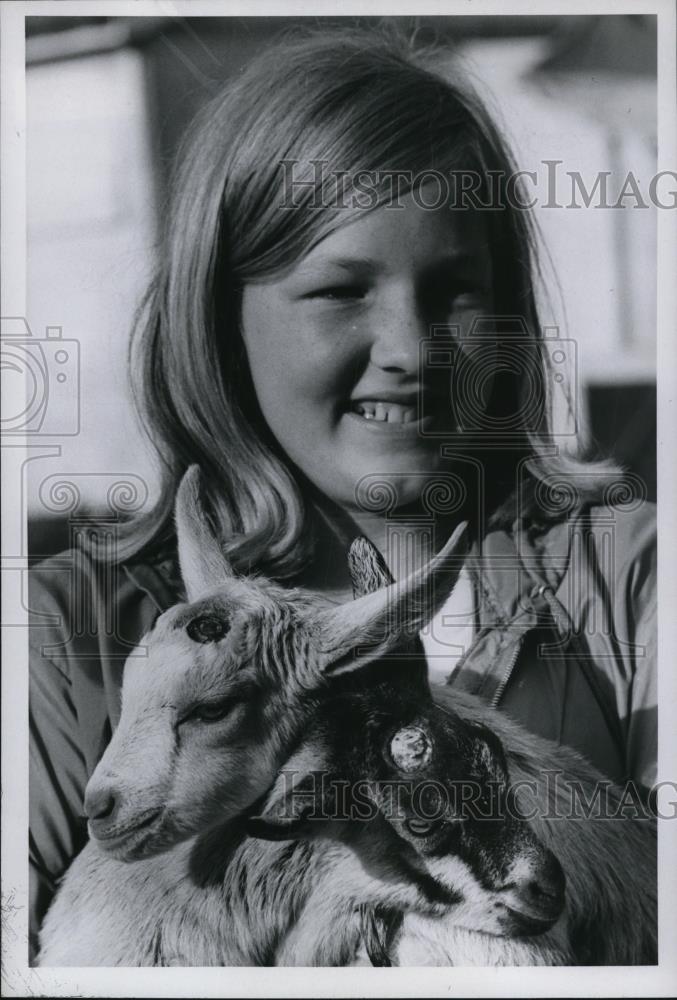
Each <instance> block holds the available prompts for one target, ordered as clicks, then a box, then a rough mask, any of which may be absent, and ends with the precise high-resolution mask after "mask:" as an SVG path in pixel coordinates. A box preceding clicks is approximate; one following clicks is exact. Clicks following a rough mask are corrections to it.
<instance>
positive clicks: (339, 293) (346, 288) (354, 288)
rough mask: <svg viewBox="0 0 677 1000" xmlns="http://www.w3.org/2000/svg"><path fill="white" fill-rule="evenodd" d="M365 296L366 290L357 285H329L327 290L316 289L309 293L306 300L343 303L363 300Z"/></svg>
mask: <svg viewBox="0 0 677 1000" xmlns="http://www.w3.org/2000/svg"><path fill="white" fill-rule="evenodd" d="M366 294H367V293H366V289H365V288H362V287H361V286H359V285H330V286H328V287H327V288H318V289H317V290H316V291H314V292H310V293H309V294H308V295H307V296H306V298H309V299H332V300H334V301H341V300H344V301H345V300H350V299H363V298H364V296H365V295H366Z"/></svg>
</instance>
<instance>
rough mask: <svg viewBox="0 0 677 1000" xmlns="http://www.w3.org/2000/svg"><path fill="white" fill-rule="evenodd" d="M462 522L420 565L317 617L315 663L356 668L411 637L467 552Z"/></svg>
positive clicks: (340, 669) (329, 669)
mask: <svg viewBox="0 0 677 1000" xmlns="http://www.w3.org/2000/svg"><path fill="white" fill-rule="evenodd" d="M467 527H468V525H467V522H465V521H464V522H463V523H462V524H460V525H459V526H458V527H457V528H456V530H455V531H454V533H453V535H452V536H451V538H450V539H449V541H448V542H447V543H446V545H445V546H444V548H442V549H441V550H440V552H439V553H438V554H437V555H436V556H434V557H433V558H432V559H431V560H430V561H429V562H428V563H427V564H426V565H425V566H423V567H422V568H421V569H420V570H418V571H417V572H415V573H412V574H410V575H409V576H408V577H407V578H406V579H405V580H402V581H401V582H399V583H392V584H390V586H387V587H382V588H381V589H380V590H377V591H375V592H373V593H368V594H366V595H365V596H364V597H360V598H358V600H356V601H352V602H351V601H348V602H347V603H346V604H342V605H341V606H340V607H339V608H337V609H336V610H332V611H330V612H325V613H324V614H323V616H322V618H321V620H320V625H319V627H320V635H321V653H320V669H321V670H322V673H323V674H324V675H325V676H334V675H336V674H339V673H347V672H350V671H353V670H357V669H360V668H361V667H363V666H366V665H367V664H369V663H372V662H373V661H374V660H376V659H378V658H379V657H381V656H384V655H386V654H387V653H388V652H390V651H392V650H393V649H394V648H395V647H396V646H397V645H398V644H399V643H401V642H402V640H403V639H404V638H406V637H413V636H414V635H415V634H416V633H417V632H418V631H419V630H420V629H422V628H423V626H424V625H426V624H427V623H428V622H429V621H430V619H431V618H433V616H434V615H435V613H436V612H437V610H438V609H439V608H440V607H441V606H442V605H443V604H444V602H445V600H446V599H447V597H448V596H449V594H450V593H451V591H452V589H453V587H454V585H455V583H456V580H457V579H458V574H459V573H460V571H461V567H462V565H463V561H464V558H465V555H466V552H467Z"/></svg>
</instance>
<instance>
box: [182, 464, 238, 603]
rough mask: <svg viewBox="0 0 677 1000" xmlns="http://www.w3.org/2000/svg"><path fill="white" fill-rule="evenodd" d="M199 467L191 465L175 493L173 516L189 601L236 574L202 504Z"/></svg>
mask: <svg viewBox="0 0 677 1000" xmlns="http://www.w3.org/2000/svg"><path fill="white" fill-rule="evenodd" d="M201 486H202V478H201V474H200V468H199V466H197V465H191V466H190V468H189V469H188V470H187V472H186V473H185V475H184V477H183V479H182V480H181V483H180V485H179V489H178V492H177V494H176V505H175V511H174V516H175V520H176V535H177V540H178V547H179V565H180V567H181V576H182V577H183V583H184V586H185V588H186V594H187V597H188V600H189V601H194V600H196V598H198V597H201V596H202V595H203V594H205V593H206V592H207V591H209V590H213V589H214V588H215V587H218V586H219V584H222V583H223V582H224V580H226V579H227V578H228V577H232V576H233V570H232V568H231V566H230V563H229V562H228V560H227V559H226V557H225V556H224V555H223V552H222V551H221V546H220V544H219V541H218V539H217V537H216V535H215V534H214V531H213V530H212V528H211V526H210V524H209V522H208V520H207V516H206V514H205V512H204V508H203V505H202V490H201Z"/></svg>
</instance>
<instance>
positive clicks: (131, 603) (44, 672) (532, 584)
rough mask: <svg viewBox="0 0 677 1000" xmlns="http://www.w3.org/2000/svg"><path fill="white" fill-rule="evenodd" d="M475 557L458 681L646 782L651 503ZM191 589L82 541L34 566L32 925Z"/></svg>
mask: <svg viewBox="0 0 677 1000" xmlns="http://www.w3.org/2000/svg"><path fill="white" fill-rule="evenodd" d="M466 566H467V570H468V573H469V575H470V577H471V580H472V581H473V585H474V588H475V593H476V595H477V601H478V613H477V619H478V627H477V631H476V635H475V639H474V641H473V642H472V644H471V646H470V647H469V649H468V650H467V652H466V654H465V655H464V657H463V659H462V660H461V662H460V664H459V665H458V666H457V668H456V669H455V670H454V672H453V674H452V675H451V678H450V682H449V683H450V684H451V687H452V688H454V687H457V688H458V689H461V690H464V691H467V692H471V693H473V694H476V695H478V696H480V697H481V698H484V699H486V700H488V701H489V702H491V703H492V704H494V705H498V706H500V707H501V708H502V709H504V710H505V711H506V712H508V713H509V714H510V715H511V716H512V717H513V718H514V719H516V720H517V721H519V722H521V723H522V724H523V725H524V726H525V727H526V728H527V729H529V730H531V731H533V732H535V733H538V734H540V735H542V736H546V737H548V738H550V739H552V740H554V741H555V742H556V743H560V744H565V745H568V746H571V747H574V748H575V749H577V750H578V751H580V752H581V753H583V754H584V755H585V756H586V757H588V759H589V760H590V761H591V762H592V763H593V764H594V765H595V766H596V767H597V768H598V769H599V770H601V771H602V772H604V773H605V774H607V775H609V777H611V778H612V779H614V780H616V781H623V780H625V779H627V778H632V779H634V780H635V781H636V782H637V783H639V784H640V785H642V786H644V787H645V788H649V787H650V786H651V785H652V784H653V783H654V781H655V766H656V744H657V734H656V729H657V691H656V591H655V509H654V508H653V506H652V505H650V504H646V503H644V504H641V505H640V506H638V507H637V506H635V505H634V504H633V503H630V504H628V506H627V507H625V508H623V507H613V508H611V507H601V506H599V507H592V508H589V509H587V510H581V511H579V512H577V513H576V514H575V515H574V516H571V517H569V518H568V519H565V520H563V521H561V522H560V523H558V524H555V525H553V526H551V527H550V528H549V529H548V530H537V529H536V528H535V527H534V526H529V525H525V524H523V523H520V522H515V524H514V525H513V528H512V530H511V531H503V530H500V531H492V532H491V533H489V534H488V535H487V536H486V537H485V539H484V540H483V542H482V545H481V547H480V546H477V545H475V546H474V547H473V548H472V549H471V551H470V553H469V555H468V558H467V561H466ZM182 596H183V594H182V584H181V580H180V576H179V573H178V569H177V566H176V562H175V560H174V559H172V558H171V557H168V558H166V559H164V560H162V561H158V562H135V563H134V562H132V563H127V564H122V565H111V564H108V563H101V562H95V561H93V560H91V559H90V558H88V557H87V555H85V554H84V553H83V552H82V551H81V550H79V549H73V550H69V551H67V552H65V553H63V554H61V555H59V556H55V557H52V558H50V559H48V560H45V561H44V562H43V563H41V564H40V565H39V566H38V567H36V568H35V569H34V570H32V571H31V573H30V586H29V599H30V608H31V629H30V650H31V652H30V673H31V677H30V733H31V747H30V804H31V805H30V864H31V935H32V943H33V946H34V945H35V940H36V934H37V930H38V928H39V923H40V921H41V919H42V917H43V916H44V913H45V912H46V909H47V907H48V905H49V903H50V901H51V898H52V895H53V893H54V891H55V888H56V881H57V879H58V878H59V876H60V875H61V874H62V873H63V872H64V871H65V869H66V868H67V867H68V865H69V863H70V861H71V860H72V858H73V857H74V856H75V854H77V853H78V851H79V850H80V849H81V847H82V846H83V844H84V843H85V841H86V837H87V833H86V823H85V821H84V817H83V799H84V789H85V786H86V784H87V781H88V778H89V776H90V775H91V773H92V771H93V770H94V768H95V766H96V764H97V762H98V760H99V759H100V757H101V755H102V753H103V750H104V749H105V746H106V745H107V743H108V741H109V739H110V737H111V733H112V730H113V728H114V727H115V726H116V725H117V722H118V719H119V715H120V689H121V682H122V669H123V665H124V662H125V660H126V658H127V656H128V655H129V654H130V653H132V652H133V651H134V650H135V647H136V646H137V643H139V641H140V639H141V638H142V637H143V635H144V634H145V632H147V631H148V630H149V629H150V627H151V626H152V624H153V622H154V620H155V618H156V617H157V615H158V614H159V613H160V612H161V611H162V610H164V609H165V608H167V607H169V606H171V605H172V604H175V603H176V602H177V600H179V599H180V598H181V597H182Z"/></svg>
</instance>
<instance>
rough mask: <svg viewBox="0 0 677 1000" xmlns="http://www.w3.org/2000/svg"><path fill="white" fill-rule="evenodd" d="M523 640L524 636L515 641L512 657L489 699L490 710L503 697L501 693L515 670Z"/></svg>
mask: <svg viewBox="0 0 677 1000" xmlns="http://www.w3.org/2000/svg"><path fill="white" fill-rule="evenodd" d="M523 640H524V636H520V637H519V639H517V640H516V642H515V648H514V650H513V652H512V656H511V657H510V659H509V660H508V662H507V663H506V665H505V667H504V668H503V673H502V674H501V679H500V681H499V682H498V687H497V688H496V690H495V691H494V696H493V698H492V699H491V707H492V708H496V706H497V705H498V703H499V701H500V700H501V698H502V697H503V692H504V691H505V689H506V687H507V684H508V681H509V680H510V676H511V674H512V672H513V670H514V669H515V664H516V663H517V657H518V656H519V653H520V650H521V648H522V642H523Z"/></svg>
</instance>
